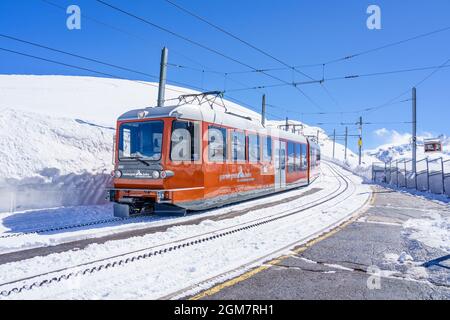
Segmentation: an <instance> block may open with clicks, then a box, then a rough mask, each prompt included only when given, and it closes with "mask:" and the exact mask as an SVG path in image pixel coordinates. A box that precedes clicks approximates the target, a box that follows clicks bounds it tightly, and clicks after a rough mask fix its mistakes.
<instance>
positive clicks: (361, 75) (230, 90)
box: [227, 63, 450, 92]
mask: <svg viewBox="0 0 450 320" xmlns="http://www.w3.org/2000/svg"><path fill="white" fill-rule="evenodd" d="M448 67H450V64H447V63H445V64H444V65H438V66H426V67H416V68H408V69H400V70H398V69H397V70H390V71H382V72H373V73H365V74H364V73H363V74H350V75H345V76H335V77H330V78H324V79H321V80H314V81H302V82H294V84H295V85H297V86H301V85H309V84H314V83H320V84H322V83H323V82H327V81H337V80H354V79H358V78H365V77H375V76H384V75H392V74H400V73H408V72H417V71H425V70H436V69H443V68H448ZM282 86H286V84H281V83H277V84H263V85H259V86H249V87H247V88H236V89H229V90H227V91H228V92H234V91H246V90H255V89H265V88H274V87H282Z"/></svg>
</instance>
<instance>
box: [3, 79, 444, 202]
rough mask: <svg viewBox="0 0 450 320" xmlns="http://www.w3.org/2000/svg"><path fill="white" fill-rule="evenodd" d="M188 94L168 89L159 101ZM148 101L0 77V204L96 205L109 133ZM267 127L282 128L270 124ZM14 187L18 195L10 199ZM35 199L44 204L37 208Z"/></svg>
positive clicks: (120, 90)
mask: <svg viewBox="0 0 450 320" xmlns="http://www.w3.org/2000/svg"><path fill="white" fill-rule="evenodd" d="M192 92H194V91H192V90H188V89H185V88H179V87H174V86H168V87H167V90H166V99H173V98H176V97H178V96H179V95H180V94H182V93H192ZM156 100H157V85H156V84H155V83H145V84H142V83H137V82H134V81H127V80H117V79H107V78H95V77H79V76H29V75H0V191H1V192H0V193H1V194H0V204H1V203H3V204H4V203H11V206H12V207H15V206H16V202H21V203H23V202H24V200H23V199H22V200H20V199H18V198H17V195H21V196H22V195H23V194H24V193H23V190H28V191H30V193H31V194H32V195H28V196H25V199H28V200H27V201H26V202H27V205H25V206H22V207H27V206H29V205H31V204H32V201H35V202H39V203H41V205H40V206H41V207H43V206H47V207H48V206H54V205H66V204H68V203H70V204H77V203H84V204H87V203H91V202H93V203H98V201H101V199H102V192H103V191H104V186H105V184H107V183H108V181H109V177H108V174H109V172H110V171H111V168H112V164H111V158H112V136H113V132H114V131H113V129H112V128H113V127H114V126H115V121H116V119H117V117H118V116H119V115H120V114H122V113H123V112H125V111H127V110H130V109H132V108H143V107H149V106H154V105H155V104H156ZM226 105H227V108H229V109H230V110H231V111H233V112H235V113H240V114H248V115H251V116H252V117H254V118H259V114H257V113H255V112H253V111H251V110H249V109H247V108H244V107H241V106H239V105H236V104H234V103H232V102H229V101H226ZM293 122H294V123H297V124H300V122H298V121H291V123H293ZM267 123H268V125H271V126H277V125H283V124H285V123H284V121H271V120H270V119H269V120H268V121H267ZM303 133H304V134H305V135H310V136H317V134H318V135H319V144H320V146H321V149H322V155H323V156H324V157H325V158H328V159H331V158H332V155H333V141H332V139H330V137H328V136H327V135H326V133H325V131H324V130H323V129H321V128H319V127H312V126H311V127H310V126H308V125H307V124H304V128H303ZM445 139H446V140H445V141H446V147H445V149H444V150H445V152H446V153H447V154H449V152H450V150H449V146H450V141H449V140H450V139H449V138H445ZM408 148H409V145H385V146H381V147H380V148H378V149H377V150H371V151H368V152H365V153H364V155H363V158H362V166H358V156H357V155H356V154H355V153H354V152H352V151H351V150H350V149H348V150H347V161H346V162H345V163H344V164H345V165H347V166H348V167H349V168H351V169H353V170H354V171H356V172H358V173H360V174H362V175H365V176H367V177H368V176H369V175H370V169H369V168H370V165H371V164H372V162H376V161H380V160H386V159H390V158H397V157H400V156H401V157H408V152H409V149H408ZM419 150H420V148H419ZM344 153H345V148H344V146H343V145H342V144H340V143H336V145H335V158H336V159H337V160H340V161H343V159H344ZM18 187H20V188H22V191H20V192H18V191H17V189H18ZM69 189H70V190H71V192H68V191H67V190H69ZM74 190H76V192H74ZM39 194H41V196H42V198H45V199H52V201H50V202H48V201H44V202H43V203H42V201H39V198H40V195H39ZM58 199H59V200H58ZM61 199H64V201H63V200H61ZM86 199H90V200H89V201H86ZM44 203H45V204H44ZM3 209H5V208H4V207H1V205H0V210H3Z"/></svg>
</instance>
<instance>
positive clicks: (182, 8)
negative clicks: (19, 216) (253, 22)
mask: <svg viewBox="0 0 450 320" xmlns="http://www.w3.org/2000/svg"><path fill="white" fill-rule="evenodd" d="M165 1H166V2H167V3H169V4H171V5H172V6H174V7H176V8H177V9H179V10H181V11H183V12H184V13H186V14H188V15H190V16H192V17H194V18H196V19H198V20H200V21H202V22H204V23H206V24H207V25H209V26H211V27H213V28H214V29H216V30H218V31H220V32H222V33H224V34H226V35H228V36H229V37H231V38H233V39H235V40H237V41H239V42H241V43H243V44H244V45H246V46H248V47H250V48H252V49H254V50H256V51H258V52H259V53H261V54H263V55H265V56H267V57H269V58H271V59H273V60H275V61H277V62H278V63H280V64H282V65H284V66H285V67H287V68H290V69H292V70H295V71H296V72H297V73H299V74H301V75H303V76H305V77H307V78H309V79H310V80H314V78H312V77H311V76H309V75H308V74H306V73H304V72H302V71H300V70H297V69H295V68H293V66H291V65H289V64H288V63H286V62H284V61H283V60H281V59H279V58H277V57H275V56H274V55H272V54H270V53H268V52H267V51H265V50H262V49H260V48H258V47H257V46H255V45H253V44H251V43H250V42H248V41H246V40H244V39H242V38H241V37H238V36H236V35H235V34H233V33H231V32H229V31H227V30H225V29H224V28H222V27H220V26H218V25H216V24H214V23H212V22H210V21H209V20H207V19H205V18H203V17H201V16H200V15H198V14H196V13H194V12H192V11H190V10H188V9H186V8H184V7H182V6H181V5H179V4H177V3H175V2H174V1H172V0H165Z"/></svg>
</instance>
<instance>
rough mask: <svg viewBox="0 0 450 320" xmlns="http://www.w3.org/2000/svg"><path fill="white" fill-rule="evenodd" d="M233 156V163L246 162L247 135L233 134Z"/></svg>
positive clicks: (241, 133)
mask: <svg viewBox="0 0 450 320" xmlns="http://www.w3.org/2000/svg"><path fill="white" fill-rule="evenodd" d="M231 156H232V160H233V161H245V134H244V133H243V132H239V131H233V132H232V133H231Z"/></svg>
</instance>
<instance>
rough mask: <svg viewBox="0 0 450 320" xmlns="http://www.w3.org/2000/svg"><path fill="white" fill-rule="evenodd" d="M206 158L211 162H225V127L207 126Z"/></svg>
mask: <svg viewBox="0 0 450 320" xmlns="http://www.w3.org/2000/svg"><path fill="white" fill-rule="evenodd" d="M208 159H209V161H213V162H225V160H226V159H227V129H225V128H219V127H214V126H209V128H208Z"/></svg>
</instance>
